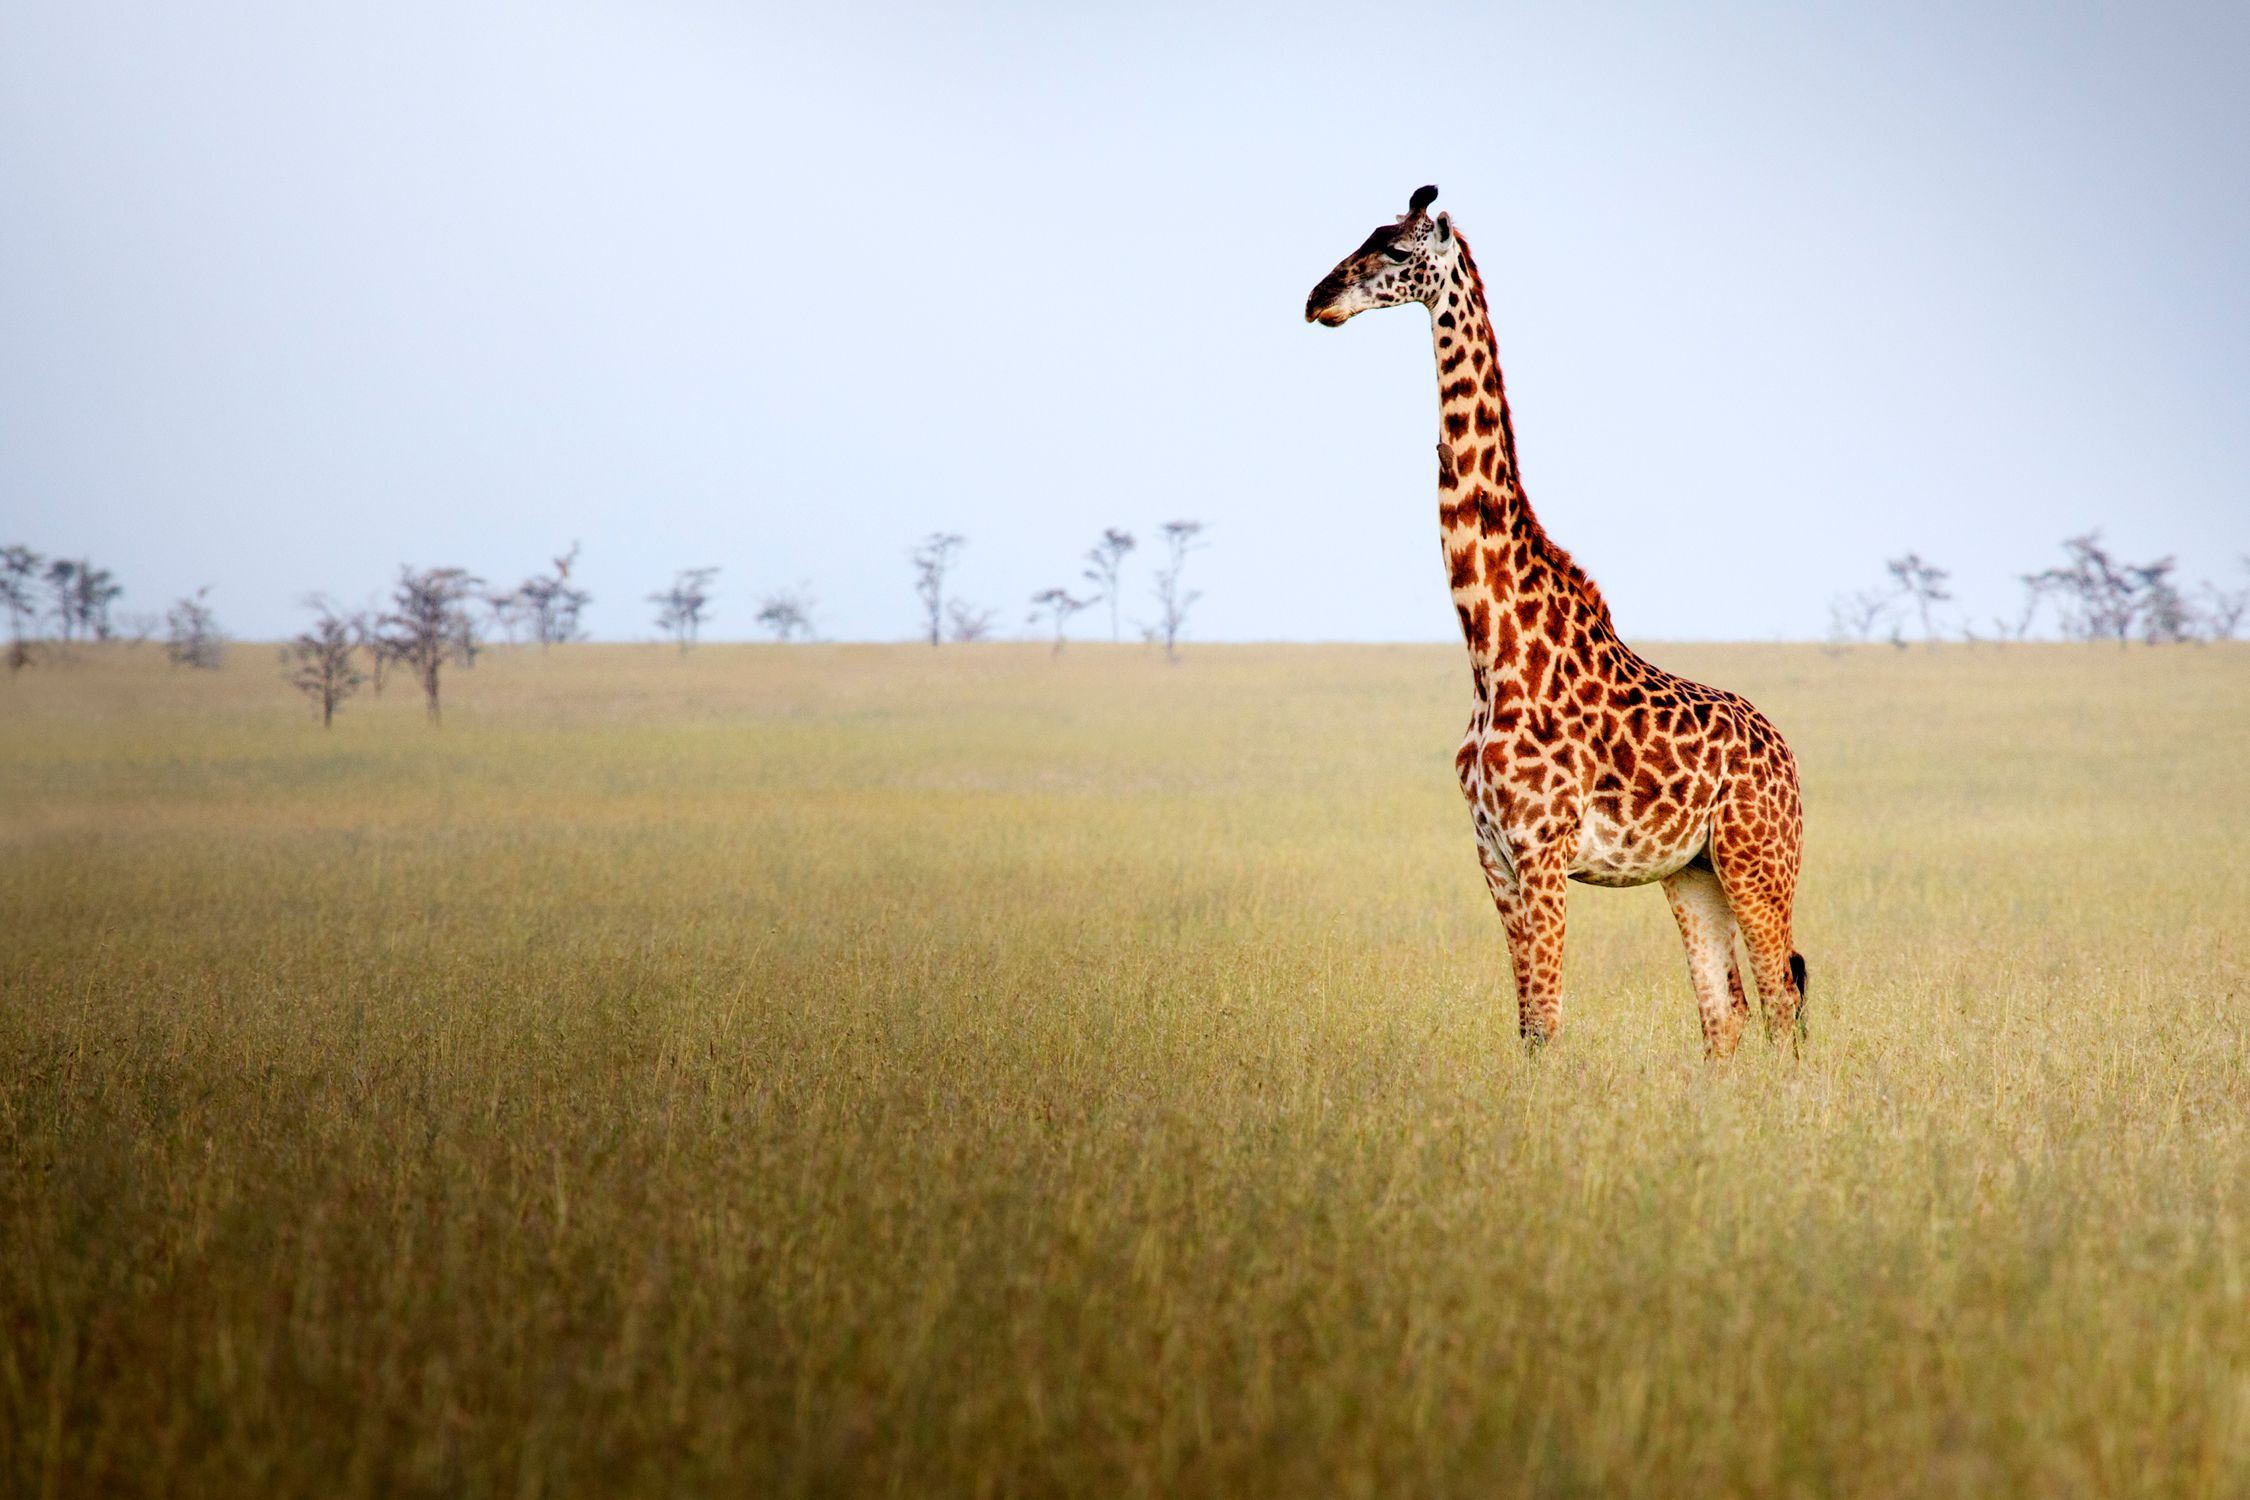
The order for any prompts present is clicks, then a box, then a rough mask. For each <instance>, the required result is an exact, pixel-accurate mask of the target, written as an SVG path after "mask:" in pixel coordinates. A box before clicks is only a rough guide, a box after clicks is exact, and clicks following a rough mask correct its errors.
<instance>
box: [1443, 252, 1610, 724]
mask: <svg viewBox="0 0 2250 1500" xmlns="http://www.w3.org/2000/svg"><path fill="white" fill-rule="evenodd" d="M1454 243H1455V247H1456V248H1455V253H1454V257H1453V264H1452V265H1451V266H1449V267H1447V268H1446V270H1445V272H1444V275H1443V278H1442V286H1441V288H1440V290H1439V291H1438V293H1437V296H1436V297H1435V299H1434V300H1433V301H1432V302H1431V304H1430V337H1431V342H1432V345H1433V352H1434V353H1435V354H1436V357H1437V379H1438V530H1439V539H1440V541H1441V542H1442V543H1443V544H1444V547H1445V560H1446V571H1447V575H1448V577H1449V578H1450V580H1451V582H1452V585H1453V608H1454V612H1455V613H1456V614H1457V615H1458V616H1459V617H1460V621H1461V634H1462V637H1463V639H1464V640H1465V641H1466V642H1467V644H1468V648H1469V658H1470V661H1471V663H1472V665H1473V667H1474V669H1475V674H1476V679H1477V689H1478V695H1479V696H1480V697H1486V696H1488V695H1490V696H1507V695H1509V694H1510V693H1511V692H1519V693H1520V692H1527V691H1528V692H1532V693H1536V692H1538V690H1539V688H1540V686H1541V684H1539V683H1532V682H1530V681H1528V680H1527V671H1526V669H1527V666H1528V665H1529V664H1530V663H1531V662H1533V661H1536V662H1537V663H1538V664H1539V665H1540V666H1541V669H1542V670H1541V674H1540V675H1541V676H1542V677H1544V675H1545V673H1544V666H1545V664H1546V663H1547V662H1548V661H1551V660H1552V659H1554V656H1555V655H1556V654H1557V653H1559V652H1561V651H1564V650H1575V651H1579V652H1584V651H1585V650H1586V649H1587V648H1588V646H1589V645H1590V644H1591V643H1592V642H1594V641H1597V640H1601V639H1605V638H1607V639H1614V631H1613V629H1612V627H1611V624H1610V618H1609V609H1608V606H1607V605H1606V604H1604V603H1603V601H1602V597H1601V593H1600V591H1599V590H1598V589H1596V588H1595V587H1594V584H1593V580H1591V579H1589V578H1587V577H1586V575H1585V574H1584V573H1582V572H1580V571H1579V569H1578V566H1577V564H1575V563H1573V562H1572V561H1571V560H1570V554H1568V553H1567V552H1564V551H1563V550H1562V549H1561V548H1560V547H1558V546H1556V545H1555V544H1554V543H1553V542H1551V541H1550V540H1548V538H1547V533H1546V531H1545V529H1544V528H1542V527H1541V526H1540V524H1539V518H1538V517H1537V516H1535V515H1533V514H1532V511H1531V502H1530V501H1529V500H1527V499H1526V498H1525V497H1524V492H1523V481H1522V476H1521V471H1520V470H1519V468H1518V467H1517V463H1516V433H1515V424H1514V422H1513V420H1512V419H1511V418H1510V416H1509V412H1508V391H1507V386H1506V383H1505V382H1504V381H1503V380H1502V378H1501V375H1500V355H1499V350H1498V349H1497V348H1496V347H1495V345H1494V343H1493V338H1492V318H1491V314H1490V313H1489V312H1488V311H1487V309H1486V307H1485V300H1484V281H1483V279H1482V278H1481V277H1480V276H1478V274H1477V267H1476V262H1475V261H1474V260H1473V259H1471V258H1470V255H1469V246H1468V242H1467V241H1465V240H1463V239H1461V238H1460V236H1459V233H1458V231H1456V232H1455V236H1454ZM1532 638H1544V639H1545V642H1546V647H1547V649H1546V650H1544V651H1539V652H1531V651H1529V650H1528V647H1527V642H1528V641H1529V640H1530V639H1532Z"/></svg>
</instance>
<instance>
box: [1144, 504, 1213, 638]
mask: <svg viewBox="0 0 2250 1500" xmlns="http://www.w3.org/2000/svg"><path fill="white" fill-rule="evenodd" d="M1202 534H1203V523H1202V522H1201V521H1166V522H1165V523H1164V545H1165V561H1164V566H1163V567H1161V568H1158V569H1157V570H1156V587H1155V589H1154V590H1153V592H1154V593H1155V595H1156V605H1157V615H1156V625H1155V627H1154V630H1155V635H1156V637H1157V638H1158V639H1160V640H1162V641H1163V642H1164V656H1165V659H1166V660H1168V661H1178V660H1179V659H1180V651H1179V641H1180V631H1181V630H1182V629H1183V628H1185V626H1186V625H1187V617H1188V611H1189V610H1190V609H1192V608H1194V607H1195V601H1196V600H1198V599H1200V598H1202V597H1203V591H1202V590H1201V589H1190V588H1186V587H1184V586H1183V585H1182V584H1181V582H1180V573H1181V570H1182V569H1184V568H1185V567H1186V566H1187V560H1188V554H1189V553H1191V552H1200V551H1202V550H1203V547H1204V544H1203V543H1201V542H1198V541H1197V540H1196V538H1197V537H1199V536H1201V535H1202Z"/></svg>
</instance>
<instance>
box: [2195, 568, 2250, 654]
mask: <svg viewBox="0 0 2250 1500" xmlns="http://www.w3.org/2000/svg"><path fill="white" fill-rule="evenodd" d="M2242 568H2243V571H2244V572H2245V573H2250V557H2245V558H2243V559H2242ZM2203 599H2204V603H2203V609H2202V615H2203V619H2204V622H2205V625H2206V627H2207V629H2208V630H2209V632H2210V636H2211V639H2213V640H2215V641H2231V640H2233V639H2234V637H2235V632H2236V631H2238V630H2240V629H2241V628H2242V617H2243V616H2244V615H2245V614H2250V583H2244V584H2241V585H2239V586H2237V587H2234V588H2225V587H2222V586H2221V585H2219V584H2216V583H2212V582H2210V581H2209V580H2208V579H2206V580H2205V581H2204V584H2203Z"/></svg>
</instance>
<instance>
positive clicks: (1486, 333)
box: [1305, 187, 1805, 1058]
mask: <svg viewBox="0 0 2250 1500" xmlns="http://www.w3.org/2000/svg"><path fill="white" fill-rule="evenodd" d="M1436 198H1437V189H1436V188H1434V187H1425V188H1420V189H1417V190H1416V191H1415V193H1414V195H1413V196H1412V198H1411V199H1410V200H1409V202H1408V205H1407V211H1406V214H1405V215H1404V216H1403V217H1402V218H1400V219H1399V220H1398V221H1397V222H1395V223H1392V224H1386V225H1383V226H1382V227H1380V228H1378V229H1377V230H1376V231H1375V232H1374V233H1373V234H1370V235H1369V236H1368V237H1367V241H1366V243H1365V244H1363V245H1361V246H1360V247H1359V248H1358V249H1357V250H1354V251H1353V252H1352V253H1351V254H1350V255H1348V256H1346V257H1344V259H1343V260H1342V261H1341V262H1340V263H1339V264H1338V265H1337V267H1336V269H1335V270H1333V271H1331V272H1329V273H1328V274H1327V275H1326V276H1325V277H1323V278H1321V281H1320V284H1319V285H1318V286H1316V287H1314V288H1313V290H1312V295H1311V296H1310V297H1309V298H1307V299H1306V302H1305V320H1306V321H1307V322H1309V323H1320V324H1323V325H1325V326H1326V327H1329V328H1337V327H1341V326H1342V325H1343V324H1344V323H1346V322H1348V321H1350V320H1351V319H1352V318H1353V317H1356V316H1357V315H1358V314H1360V313H1363V312H1366V311H1368V310H1369V309H1371V308H1378V307H1397V306H1400V305H1402V304H1405V303H1409V302H1419V303H1421V304H1422V305H1423V306H1424V307H1427V308H1428V309H1429V311H1430V334H1431V339H1432V342H1433V343H1434V345H1435V354H1436V358H1437V379H1438V420H1439V428H1440V436H1439V439H1438V445H1437V492H1438V527H1439V531H1440V537H1441V540H1442V541H1443V544H1444V549H1445V563H1446V570H1447V575H1448V578H1449V579H1450V581H1451V584H1452V588H1453V607H1454V612H1455V613H1456V614H1457V615H1458V616H1459V618H1460V622H1461V634H1462V636H1463V638H1464V639H1465V640H1466V641H1467V643H1468V648H1469V658H1470V664H1471V673H1470V675H1471V679H1472V684H1473V687H1474V690H1475V695H1476V702H1475V707H1474V709H1473V710H1472V712H1471V713H1470V716H1469V728H1468V733H1467V734H1466V735H1464V736H1463V737H1462V740H1461V747H1460V750H1459V752H1458V753H1457V754H1456V755H1455V757H1454V766H1455V769H1456V771H1457V772H1458V774H1459V776H1460V781H1461V790H1462V792H1463V794H1464V795H1465V796H1466V797H1467V798H1468V801H1469V813H1470V818H1471V821H1472V822H1473V823H1474V824H1475V827H1476V839H1477V854H1478V859H1479V862H1480V863H1481V864H1482V865H1483V867H1484V878H1485V884H1486V886H1487V887H1488V888H1489V889H1490V890H1491V892H1492V900H1493V904H1494V905H1496V906H1497V907H1498V908H1499V911H1500V918H1501V924H1502V926H1503V927H1504V929H1505V930H1506V933H1507V939H1508V953H1509V958H1510V960H1511V963H1512V967H1513V969H1514V971H1515V982H1516V1007H1517V1019H1518V1024H1519V1026H1520V1028H1521V1031H1522V1035H1523V1038H1524V1040H1525V1042H1526V1043H1527V1045H1529V1046H1532V1047H1534V1048H1536V1047H1537V1046H1539V1045H1540V1044H1543V1043H1545V1042H1547V1041H1549V1040H1550V1039H1552V1038H1554V1037H1555V1036H1557V1035H1559V1034H1560V1032H1561V1029H1562V993H1561V986H1562V955H1563V919H1564V909H1565V905H1566V900H1567V883H1568V882H1569V881H1572V880H1577V881H1581V882H1583V883H1585V884H1588V885H1600V886H1633V885H1645V884H1648V883H1649V882H1651V881H1655V882H1660V883H1661V884H1662V885H1663V887H1664V895H1665V899H1666V900H1667V901H1669V902H1670V904H1671V907H1672V915H1673V918H1674V919H1675V920H1676V921H1677V922H1678V923H1679V928H1680V939H1681V941H1682V942H1683V943H1684V944H1685V945H1686V948H1687V959H1688V974H1689V977H1690V979H1691V980H1692V981H1693V983H1694V987H1695V1000H1696V1009H1697V1011H1698V1012H1699V1014H1700V1017H1701V1020H1702V1029H1703V1047H1704V1052H1705V1054H1706V1055H1707V1056H1710V1057H1712V1058H1725V1057H1728V1056H1731V1055H1732V1054H1733V1052H1734V1049H1735V1045H1736V1043H1737V1042H1738V1041H1739V1040H1740V1038H1741V1035H1742V1028H1743V1023H1744V1021H1745V1020H1746V1019H1747V1018H1748V1016H1749V1001H1748V999H1747V998H1746V997H1745V995H1744V992H1743V985H1742V971H1741V968H1740V966H1739V965H1738V964H1737V962H1736V958H1735V951H1736V939H1737V937H1738V936H1739V937H1740V939H1741V945H1742V947H1743V948H1745V949H1747V950H1748V952H1749V955H1750V971H1751V976H1752V978H1753V979H1755V980H1756V982H1757V987H1758V999H1759V1004H1760V1008H1761V1010H1762V1011H1763V1013H1764V1016H1765V1022H1766V1029H1767V1031H1768V1034H1769V1035H1781V1034H1786V1035H1787V1036H1788V1038H1789V1042H1790V1046H1791V1049H1792V1050H1794V1049H1795V1047H1796V1046H1797V1044H1798V1043H1799V1041H1800V1040H1801V1039H1802V1037H1803V1035H1804V1012H1803V1004H1804V994H1805V961H1804V958H1803V956H1802V955H1800V954H1799V953H1797V952H1796V950H1795V948H1794V946H1793V945H1792V939H1791V935H1790V907H1791V905H1792V903H1793V902H1794V900H1795V897H1796V890H1797V871H1798V865H1799V861H1800V857H1801V853H1802V846H1803V836H1804V817H1803V812H1802V808H1801V804H1800V802H1799V798H1798V790H1797V765H1796V761H1795V759H1794V758H1793V757H1792V756H1791V755H1790V753H1789V746H1788V745H1787V744H1786V743H1785V742H1784V741H1783V740H1782V738H1781V734H1780V731H1778V730H1776V729H1775V728H1774V727H1773V725H1772V724H1771V723H1770V722H1769V721H1768V720H1767V719H1766V717H1765V715H1763V714H1761V713H1759V712H1758V710H1757V709H1755V708H1753V707H1751V706H1750V704H1749V703H1748V702H1747V701H1746V700H1744V699H1742V698H1739V697H1737V696H1735V695H1734V694H1732V693H1726V692H1721V691H1719V690H1718V689H1716V688H1710V687H1705V686H1704V685H1703V684H1702V683H1699V682H1690V681H1688V680H1687V679H1686V678H1683V677H1676V676H1674V675H1673V674H1671V673H1669V672H1666V671H1664V670H1662V669H1661V668H1659V667H1656V666H1653V665H1651V664H1650V663H1649V662H1647V661H1645V660H1643V659H1642V658H1641V657H1640V656H1639V655H1637V654H1636V653H1635V652H1634V651H1633V650H1632V649H1631V648H1630V647H1628V646H1626V645H1625V643H1624V642H1623V641H1621V640H1619V639H1618V636H1617V631H1616V629H1615V627H1614V626H1613V625H1612V624H1611V622H1610V614H1609V606H1608V605H1607V604H1606V603H1605V602H1604V601H1603V599H1602V595H1601V590H1600V589H1598V588H1596V587H1595V586H1594V581H1593V580H1592V579H1591V578H1589V577H1587V576H1586V574H1585V573H1583V572H1582V571H1580V570H1579V567H1578V565H1577V564H1576V563H1574V562H1572V561H1571V558H1570V554H1569V553H1567V552H1565V551H1564V550H1563V549H1562V548H1561V547H1559V546H1557V545H1556V544H1555V543H1554V542H1552V541H1550V540H1548V537H1547V533H1546V531H1545V529H1544V528H1542V527H1541V526H1540V524H1539V520H1538V518H1537V517H1536V516H1534V515H1533V514H1532V511H1531V504H1530V502H1529V501H1528V500H1527V499H1525V497H1524V491H1523V482H1522V474H1523V471H1522V469H1521V468H1520V467H1519V466H1518V465H1517V462H1516V435H1515V426H1514V423H1513V421H1512V420H1511V418H1510V416H1509V413H1508V395H1507V390H1506V388H1505V386H1504V385H1503V384H1502V381H1501V376H1500V359H1499V355H1498V353H1497V351H1496V349H1495V348H1494V344H1493V337H1492V321H1491V317H1490V314H1489V313H1488V312H1487V310H1486V306H1485V296H1484V281H1483V279H1482V278H1481V277H1480V276H1479V275H1478V274H1477V266H1476V261H1475V260H1474V259H1473V258H1471V256H1470V254H1469V246H1468V242H1467V241H1466V240H1465V239H1463V238H1462V236H1461V234H1460V232H1459V231H1458V230H1456V229H1455V228H1454V227H1453V225H1452V222H1451V220H1450V219H1449V218H1448V216H1447V215H1445V214H1442V213H1441V214H1439V215H1437V216H1436V217H1435V218H1434V219H1433V218H1432V217H1431V216H1430V212H1429V208H1430V204H1431V203H1432V202H1434V201H1435V200H1436Z"/></svg>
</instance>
